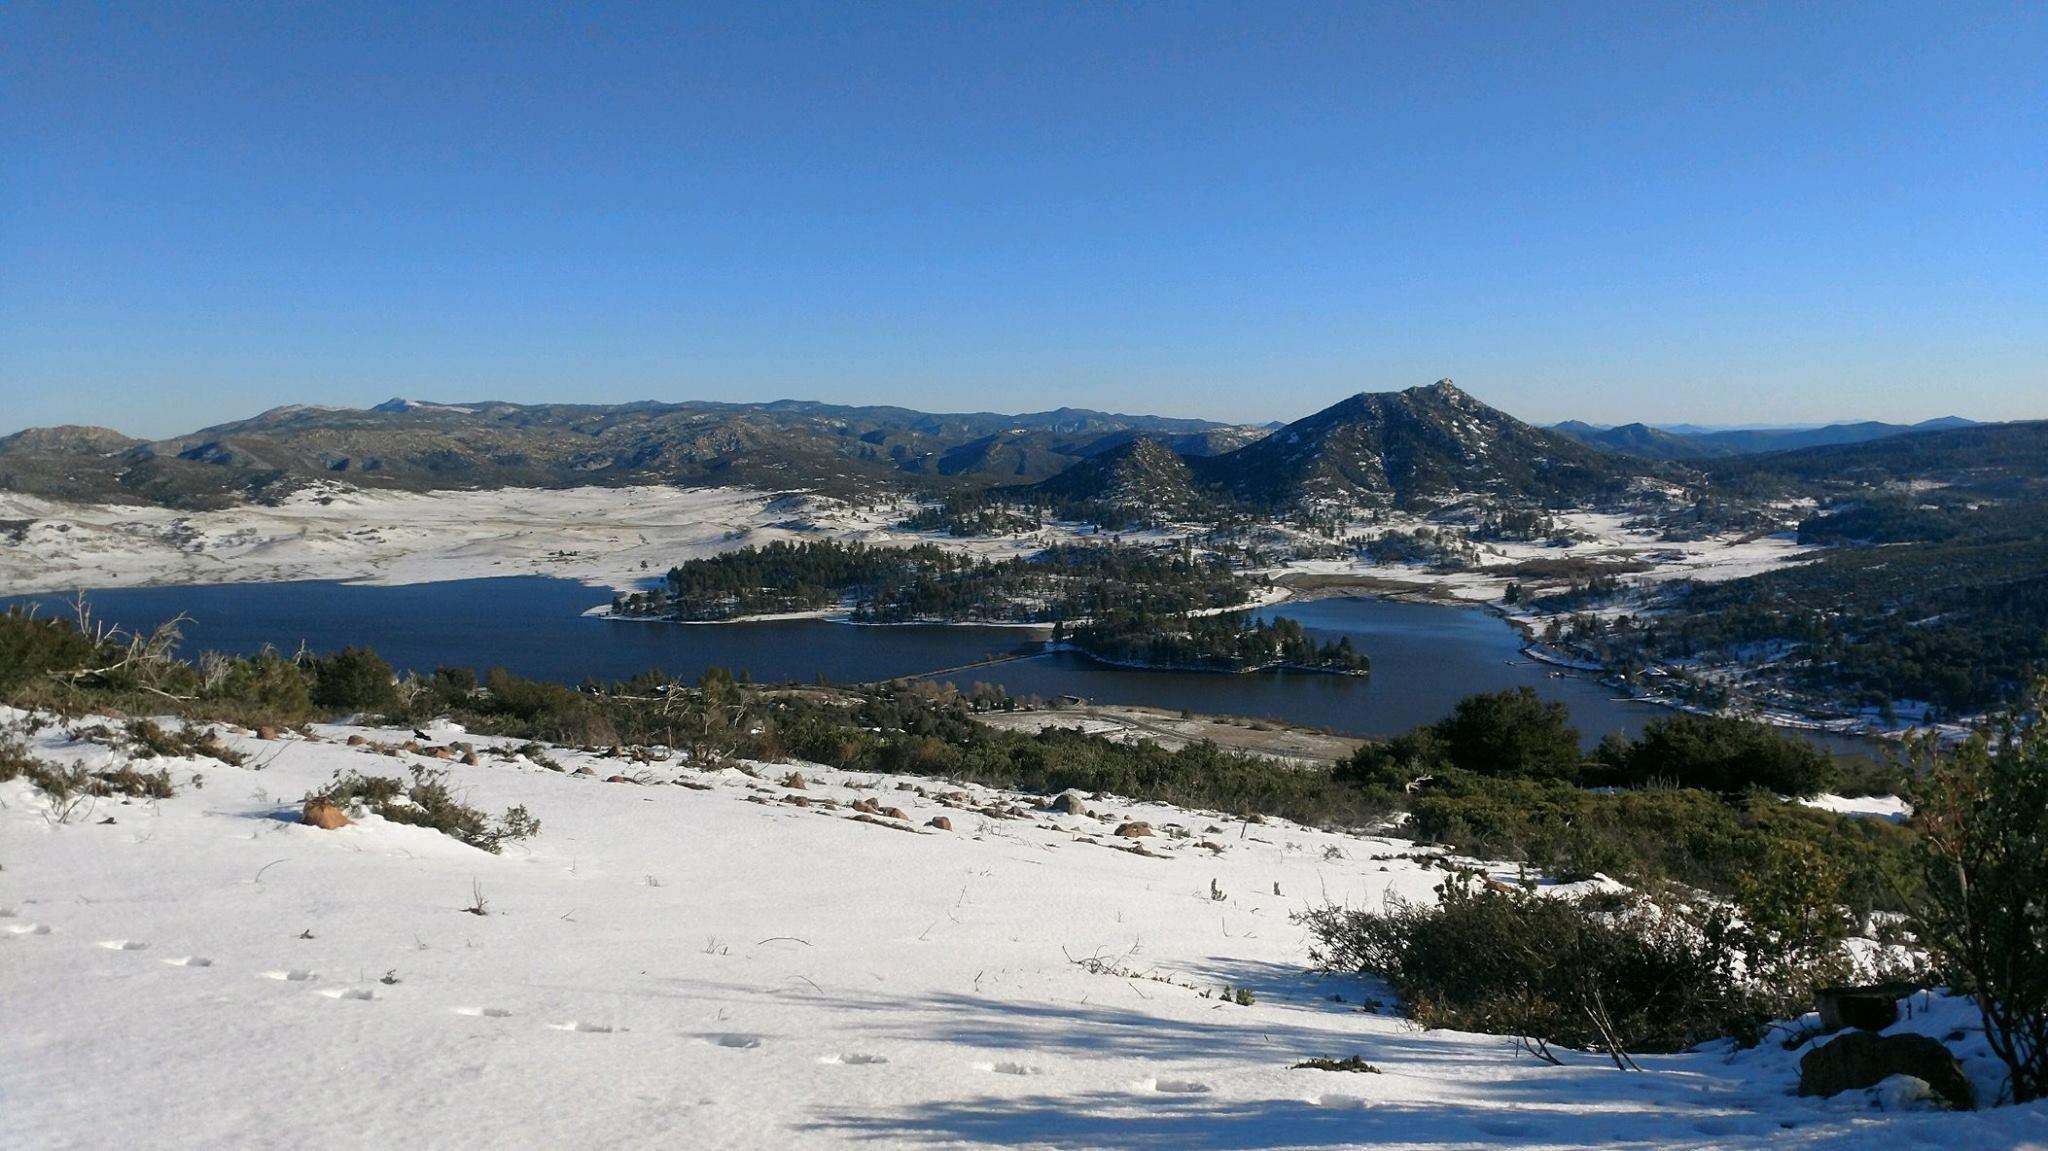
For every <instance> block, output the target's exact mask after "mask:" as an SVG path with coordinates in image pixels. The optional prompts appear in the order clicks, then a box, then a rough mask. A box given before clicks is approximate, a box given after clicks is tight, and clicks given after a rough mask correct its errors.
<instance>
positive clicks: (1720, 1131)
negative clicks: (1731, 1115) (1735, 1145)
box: [1692, 1119, 1768, 1139]
mask: <svg viewBox="0 0 2048 1151" xmlns="http://www.w3.org/2000/svg"><path fill="white" fill-rule="evenodd" d="M1692 1129H1693V1130H1695V1131H1697V1132H1699V1133H1700V1134H1702V1135H1710V1136H1713V1137H1714V1138H1717V1139H1725V1138H1727V1137H1729V1136H1731V1135H1761V1134H1763V1133H1764V1132H1765V1131H1766V1130H1767V1129H1768V1128H1767V1126H1766V1125H1765V1124H1763V1123H1759V1122H1757V1121H1755V1120H1746V1119H1702V1120H1700V1121H1699V1122H1697V1123H1695V1124H1693V1125H1692Z"/></svg>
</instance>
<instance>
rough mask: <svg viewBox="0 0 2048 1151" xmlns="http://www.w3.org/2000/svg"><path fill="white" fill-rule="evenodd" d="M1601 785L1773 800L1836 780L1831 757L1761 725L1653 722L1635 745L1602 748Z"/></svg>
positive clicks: (1690, 719)
mask: <svg viewBox="0 0 2048 1151" xmlns="http://www.w3.org/2000/svg"><path fill="white" fill-rule="evenodd" d="M1599 761H1600V763H1599V769H1600V770H1599V773H1598V774H1599V775H1600V776H1601V777H1602V779H1601V782H1605V783H1610V784H1614V785H1617V786H1621V787H1641V786H1644V785H1647V784H1652V783H1663V784H1668V785H1671V786H1674V787H1696V788H1700V789H1701V790H1704V791H1718V792H1730V793H1732V792H1740V791H1745V790H1747V789H1749V788H1752V787H1760V788H1763V789H1764V790H1766V791H1771V792H1776V793H1777V794H1779V795H1794V796H1806V795H1816V794H1818V793H1820V792H1823V791H1827V790H1829V789H1831V788H1832V787H1833V786H1834V785H1835V783H1836V782H1838V781H1839V779H1840V778H1841V771H1840V769H1839V768H1838V767H1837V766H1836V764H1835V761H1834V757H1833V756H1831V755H1829V754H1828V753H1827V752H1825V751H1823V750H1821V749H1820V748H1818V747H1816V746H1814V745H1813V744H1812V743H1809V742H1808V741H1806V740H1804V739H1801V738H1799V737H1798V736H1795V735H1787V734H1786V733H1784V732H1782V731H1779V730H1778V729H1776V728H1773V727H1770V726H1768V725H1766V724H1762V723H1756V722H1753V721H1749V720H1739V719H1724V718H1721V717H1719V716H1705V715H1692V714H1689V713H1683V712H1681V713H1678V714H1675V715H1666V716H1659V717H1657V718H1656V719H1653V720H1651V721H1650V722H1649V723H1648V724H1646V725H1645V726H1644V728H1643V734H1642V735H1641V736H1639V737H1638V738H1637V739H1636V740H1635V741H1634V742H1633V743H1625V744H1620V745H1616V744H1606V745H1603V746H1602V748H1601V753H1600V756H1599Z"/></svg>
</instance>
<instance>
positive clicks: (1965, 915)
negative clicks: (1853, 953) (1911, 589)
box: [1915, 683, 2048, 1103]
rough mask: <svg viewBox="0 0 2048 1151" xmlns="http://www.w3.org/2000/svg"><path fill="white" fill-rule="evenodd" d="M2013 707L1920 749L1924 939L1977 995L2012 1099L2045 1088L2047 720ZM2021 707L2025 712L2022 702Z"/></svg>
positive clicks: (2037, 1095) (2044, 689)
mask: <svg viewBox="0 0 2048 1151" xmlns="http://www.w3.org/2000/svg"><path fill="white" fill-rule="evenodd" d="M2044 701H2048V683H2043V684H2041V685H2038V686H2037V687H2036V688H2035V691H2034V695H2033V697H2032V699H2031V700H2029V701H2028V702H2029V703H2030V704H2031V705H2032V708H2031V710H2032V714H2033V718H2032V719H2031V720H2030V721H2022V720H2021V719H2020V718H2019V715H2017V714H2015V715H2009V716H2008V717H2007V718H2006V719H2005V720H2004V722H2003V724H2002V727H2001V729H2000V730H1999V732H1998V734H1997V737H1996V739H1995V740H1994V739H1992V738H1991V737H1990V736H1988V735H1986V734H1979V735H1978V736H1976V737H1975V738H1973V739H1971V740H1970V741H1969V742H1968V743H1966V744H1964V745H1963V746H1962V747H1961V748H1958V749H1956V750H1955V751H1953V752H1943V751H1941V750H1940V749H1939V748H1937V747H1936V746H1934V745H1933V744H1932V743H1928V744H1924V745H1922V747H1921V748H1920V749H1919V754H1920V757H1921V760H1922V762H1923V764H1925V765H1926V766H1927V767H1928V768H1929V769H1930V770H1929V772H1928V775H1927V783H1926V786H1925V787H1924V788H1923V789H1922V790H1921V791H1920V793H1919V794H1918V795H1917V796H1916V797H1915V798H1916V800H1917V803H1918V805H1919V815H1920V818H1921V819H1922V820H1923V821H1924V822H1925V824H1926V828H1927V831H1926V836H1925V838H1924V840H1923V844H1924V848H1923V855H1922V862H1923V865H1924V870H1925V875H1926V883H1927V888H1926V890H1927V898H1926V900H1925V901H1924V902H1923V903H1922V905H1921V907H1920V908H1919V913H1918V915H1917V916H1916V922H1917V924H1918V930H1919V933H1920V937H1921V939H1922V940H1923V941H1924V942H1925V943H1926V944H1927V945H1928V946H1929V947H1930V948H1932V949H1933V951H1934V953H1935V955H1936V956H1937V958H1938V959H1939V960H1940V961H1941V963H1942V965H1943V966H1944V967H1945V968H1946V969H1947V971H1948V973H1949V978H1950V979H1951V981H1952V982H1953V983H1954V985H1955V986H1957V987H1958V988H1960V989H1962V990H1965V991H1968V992H1969V993H1971V994H1972V995H1974V996H1975V997H1976V1001H1977V1007H1978V1010H1979V1011H1980V1013H1981V1014H1982V1016H1983V1020H1984V1035H1985V1038H1986V1039H1987V1040H1989V1041H1990V1043H1991V1049H1992V1051H1993V1052H1994V1053H1996V1054H1997V1055H1998V1057H1999V1058H2000V1059H2001V1060H2003V1061H2004V1062H2005V1064H2006V1067H2007V1069H2008V1071H2009V1073H2010V1076H2009V1080H2008V1082H2009V1086H2010V1090H2011V1093H2012V1097H2013V1100H2014V1101H2015V1102H2020V1103H2024V1102H2028V1101H2030V1100H2034V1099H2041V1098H2048V902H2044V899H2048V896H2044V893H2048V727H2044V725H2043V724H2044V721H2043V720H2042V719H2041V718H2040V716H2041V712H2040V711H2039V707H2040V704H2041V703H2042V702H2044ZM2022 714H2023V713H2022Z"/></svg>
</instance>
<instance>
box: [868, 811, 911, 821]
mask: <svg viewBox="0 0 2048 1151" xmlns="http://www.w3.org/2000/svg"><path fill="white" fill-rule="evenodd" d="M876 814H877V815H884V816H887V817H888V818H890V819H900V820H902V821H904V822H905V823H908V822H910V813H909V812H907V811H905V810H903V809H902V808H900V807H885V808H883V809H882V810H881V811H879V812H877V813H876Z"/></svg>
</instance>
